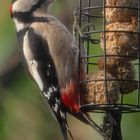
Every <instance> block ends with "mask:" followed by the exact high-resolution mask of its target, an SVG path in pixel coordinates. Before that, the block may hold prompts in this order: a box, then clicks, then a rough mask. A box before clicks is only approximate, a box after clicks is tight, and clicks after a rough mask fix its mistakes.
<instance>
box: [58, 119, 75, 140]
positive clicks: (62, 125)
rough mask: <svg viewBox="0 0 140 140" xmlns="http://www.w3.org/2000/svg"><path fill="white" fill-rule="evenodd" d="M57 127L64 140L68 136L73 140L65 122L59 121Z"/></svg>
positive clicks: (66, 139)
mask: <svg viewBox="0 0 140 140" xmlns="http://www.w3.org/2000/svg"><path fill="white" fill-rule="evenodd" d="M59 125H60V129H61V133H62V135H63V138H64V140H68V134H69V135H70V137H71V139H72V140H73V136H72V134H71V132H70V130H69V127H68V123H67V122H66V120H63V121H59Z"/></svg>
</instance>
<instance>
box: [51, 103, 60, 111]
mask: <svg viewBox="0 0 140 140" xmlns="http://www.w3.org/2000/svg"><path fill="white" fill-rule="evenodd" d="M52 108H53V110H54V111H55V112H58V109H59V107H58V104H57V103H55V106H54V107H52Z"/></svg>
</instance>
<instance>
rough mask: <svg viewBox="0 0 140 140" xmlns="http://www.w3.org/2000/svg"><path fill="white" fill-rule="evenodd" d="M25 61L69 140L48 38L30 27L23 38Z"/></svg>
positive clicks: (65, 139) (65, 137)
mask: <svg viewBox="0 0 140 140" xmlns="http://www.w3.org/2000/svg"><path fill="white" fill-rule="evenodd" d="M23 61H24V64H25V65H26V69H27V71H28V72H29V74H30V76H31V77H32V78H33V79H34V81H35V82H36V83H37V85H38V86H39V88H40V90H41V91H42V93H43V96H44V98H45V100H47V103H48V105H49V107H50V109H51V111H52V112H53V114H54V116H55V118H56V120H57V121H58V122H59V124H60V128H61V131H62V134H63V136H64V140H67V139H68V138H67V131H69V130H68V125H67V122H66V113H65V109H64V107H63V105H62V102H61V100H60V90H59V85H58V79H57V73H56V69H55V66H54V63H53V60H52V58H51V55H50V53H49V49H48V43H47V40H45V39H43V38H42V37H41V36H40V35H38V34H37V33H35V31H34V29H33V28H29V30H28V32H26V34H25V36H24V39H23Z"/></svg>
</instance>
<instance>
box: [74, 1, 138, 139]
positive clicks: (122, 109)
mask: <svg viewBox="0 0 140 140" xmlns="http://www.w3.org/2000/svg"><path fill="white" fill-rule="evenodd" d="M73 29H74V35H75V39H76V41H77V42H78V45H79V50H80V55H79V57H80V62H79V67H81V65H83V63H86V67H87V69H86V75H87V77H86V78H84V79H80V87H81V90H82V91H83V90H84V91H86V92H87V94H86V96H85V95H84V99H85V98H86V97H87V99H86V101H85V102H83V95H81V98H82V99H81V100H80V105H81V110H82V111H84V112H94V113H96V112H97V113H102V112H103V113H105V117H104V124H103V128H102V129H103V130H104V131H105V132H106V133H107V134H108V135H109V136H110V137H111V139H112V140H122V139H123V138H122V133H121V128H120V126H121V125H120V123H121V117H122V114H123V113H133V112H140V47H139V46H140V1H139V0H130V1H126V2H125V1H124V0H118V1H117V2H116V0H98V1H97V2H96V1H95V0H79V7H78V8H77V9H76V10H75V11H74V26H73ZM83 48H84V49H85V50H86V55H83V53H82V50H83ZM79 75H80V77H81V75H82V74H81V73H79ZM87 88H89V89H88V90H87ZM89 92H90V94H89ZM131 97H133V101H132V100H131V99H130V98H131ZM96 98H97V99H96ZM114 122H115V123H114Z"/></svg>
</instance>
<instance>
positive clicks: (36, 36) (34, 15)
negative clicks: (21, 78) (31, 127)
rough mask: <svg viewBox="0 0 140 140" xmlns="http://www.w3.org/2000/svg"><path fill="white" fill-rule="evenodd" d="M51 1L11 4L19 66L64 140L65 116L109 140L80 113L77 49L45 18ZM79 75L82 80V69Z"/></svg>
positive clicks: (62, 30) (66, 34) (56, 24)
mask: <svg viewBox="0 0 140 140" xmlns="http://www.w3.org/2000/svg"><path fill="white" fill-rule="evenodd" d="M52 1H53V0H28V1H25V0H13V1H12V4H11V6H10V11H11V16H12V17H13V20H14V22H15V25H16V29H17V37H18V41H19V45H20V54H21V58H22V61H23V64H24V65H25V68H26V70H27V71H28V73H29V74H30V76H31V78H32V79H33V80H34V81H35V82H36V84H37V85H38V87H39V89H40V90H41V92H42V94H43V96H44V98H45V100H46V101H47V103H48V106H49V108H50V110H51V111H52V112H53V114H54V116H55V118H56V120H57V121H58V122H59V124H60V128H61V131H62V134H63V137H64V140H68V136H67V132H69V133H70V131H69V128H68V124H67V120H66V112H69V113H71V114H72V115H74V116H75V117H76V118H78V119H79V120H81V121H82V122H84V123H86V124H88V125H90V126H91V127H93V128H94V129H95V130H96V131H98V132H99V133H100V134H101V135H102V136H103V137H105V139H106V140H109V138H108V136H106V134H105V133H104V132H103V131H102V129H101V128H100V127H98V126H97V125H96V124H95V123H94V122H93V121H92V120H91V119H90V118H89V116H88V115H87V114H85V113H84V112H81V111H80V104H79V94H80V89H79V87H80V86H79V74H78V73H79V48H78V47H77V45H76V44H75V42H74V39H73V36H72V34H71V33H70V32H69V31H68V30H67V29H66V27H65V26H64V25H63V24H62V23H61V22H60V21H58V20H57V19H56V18H54V17H53V16H51V15H49V14H48V7H49V5H50V4H51V2H52ZM80 71H81V73H82V77H84V71H85V68H84V65H83V66H82V67H81V70H80ZM70 135H71V134H70Z"/></svg>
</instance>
